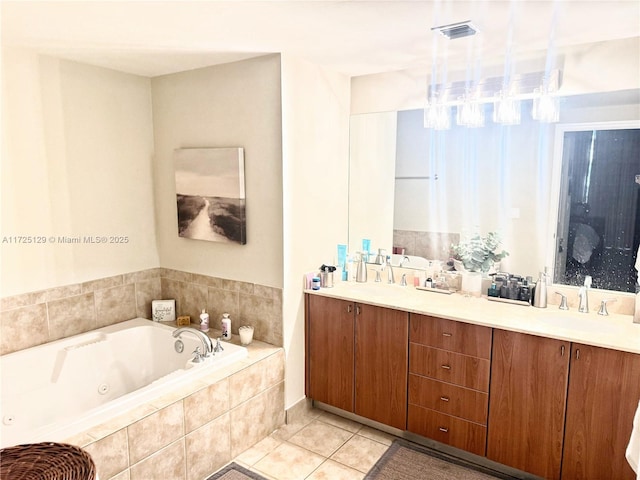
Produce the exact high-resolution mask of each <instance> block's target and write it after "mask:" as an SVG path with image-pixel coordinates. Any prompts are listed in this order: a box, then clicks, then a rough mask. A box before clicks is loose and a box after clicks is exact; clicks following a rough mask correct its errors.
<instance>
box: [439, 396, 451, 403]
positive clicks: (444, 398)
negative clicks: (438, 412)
mask: <svg viewBox="0 0 640 480" xmlns="http://www.w3.org/2000/svg"><path fill="white" fill-rule="evenodd" d="M440 400H442V401H443V402H448V401H449V397H440Z"/></svg>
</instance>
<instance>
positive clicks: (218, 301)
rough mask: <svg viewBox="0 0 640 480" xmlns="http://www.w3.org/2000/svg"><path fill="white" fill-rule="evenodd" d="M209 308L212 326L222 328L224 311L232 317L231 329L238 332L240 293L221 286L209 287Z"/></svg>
mask: <svg viewBox="0 0 640 480" xmlns="http://www.w3.org/2000/svg"><path fill="white" fill-rule="evenodd" d="M207 295H208V298H207V308H208V309H209V310H208V312H209V316H210V322H211V326H212V327H214V328H217V329H220V320H221V319H222V314H223V313H228V314H229V315H230V317H231V331H232V332H233V331H234V330H235V331H236V333H237V332H238V327H239V325H236V324H237V323H238V322H236V321H235V320H236V319H238V318H239V312H240V294H239V293H238V292H236V291H231V290H222V289H219V288H209V289H208V290H207Z"/></svg>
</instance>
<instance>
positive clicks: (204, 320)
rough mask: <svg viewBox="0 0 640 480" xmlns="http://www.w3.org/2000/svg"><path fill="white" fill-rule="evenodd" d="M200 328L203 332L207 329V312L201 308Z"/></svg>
mask: <svg viewBox="0 0 640 480" xmlns="http://www.w3.org/2000/svg"><path fill="white" fill-rule="evenodd" d="M200 330H202V331H203V332H208V331H209V314H208V313H207V311H206V310H205V309H204V308H203V309H202V313H201V314H200Z"/></svg>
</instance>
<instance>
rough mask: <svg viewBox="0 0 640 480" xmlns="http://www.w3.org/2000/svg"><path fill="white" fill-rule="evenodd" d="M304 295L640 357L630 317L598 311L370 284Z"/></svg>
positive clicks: (637, 331)
mask: <svg viewBox="0 0 640 480" xmlns="http://www.w3.org/2000/svg"><path fill="white" fill-rule="evenodd" d="M305 293H310V294H313V295H322V296H326V297H332V298H339V299H343V300H351V301H355V302H362V303H367V304H370V305H377V306H380V307H386V308H392V309H396V310H402V311H407V312H411V313H421V314H425V315H433V316H436V317H441V318H448V319H451V320H457V321H461V322H466V323H472V324H475V325H484V326H487V327H495V328H500V329H503V330H510V331H514V332H521V333H528V334H532V335H539V336H543V337H549V338H555V339H558V340H565V341H569V342H578V343H583V344H587V345H593V346H597V347H605V348H612V349H614V350H621V351H625V352H632V353H637V354H640V324H637V323H633V316H632V315H620V314H614V313H612V314H610V315H609V316H603V315H598V314H597V310H598V309H597V308H595V309H592V311H591V312H589V313H579V312H578V311H577V310H576V309H572V310H560V309H559V308H558V307H557V306H556V305H549V306H548V307H547V308H535V307H531V306H526V305H525V306H523V305H512V304H508V303H500V302H493V301H489V300H487V299H486V297H481V298H476V297H466V296H463V295H461V294H459V293H453V294H451V295H445V294H442V293H436V292H429V291H424V290H418V289H416V288H415V287H412V286H406V287H401V286H399V285H397V284H395V285H388V284H385V283H372V282H368V283H355V282H337V283H336V284H335V286H334V287H333V288H321V289H320V290H305Z"/></svg>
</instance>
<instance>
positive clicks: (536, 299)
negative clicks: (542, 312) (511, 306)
mask: <svg viewBox="0 0 640 480" xmlns="http://www.w3.org/2000/svg"><path fill="white" fill-rule="evenodd" d="M533 306H534V307H538V308H547V274H546V272H540V277H539V278H538V281H537V282H536V287H535V288H534V290H533Z"/></svg>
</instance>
